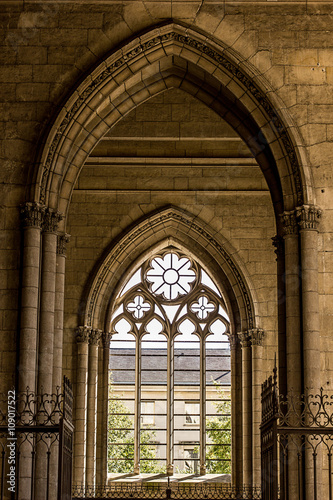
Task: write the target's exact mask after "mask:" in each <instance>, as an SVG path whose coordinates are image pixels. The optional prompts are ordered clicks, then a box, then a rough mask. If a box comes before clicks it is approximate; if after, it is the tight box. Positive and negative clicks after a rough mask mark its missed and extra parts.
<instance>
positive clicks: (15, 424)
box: [0, 377, 73, 500]
mask: <svg viewBox="0 0 333 500" xmlns="http://www.w3.org/2000/svg"><path fill="white" fill-rule="evenodd" d="M72 406H73V391H72V385H71V383H70V381H69V380H68V379H67V378H66V377H64V385H63V391H61V389H60V388H59V387H58V388H57V390H56V392H55V393H52V394H46V393H42V394H36V393H34V392H33V391H31V390H30V389H29V388H27V389H26V390H25V391H23V392H19V393H15V391H14V390H11V391H8V393H7V394H0V499H1V500H5V499H7V498H8V499H9V498H10V499H11V500H13V499H18V498H20V495H21V494H22V491H23V490H22V488H23V489H24V495H26V496H25V498H31V499H33V498H34V496H35V488H36V484H37V483H38V488H39V489H41V490H43V489H44V490H45V499H48V498H50V497H51V489H52V488H53V489H54V488H56V489H57V488H58V485H59V493H58V494H56V496H57V497H58V498H59V499H62V498H65V497H64V494H65V493H66V491H67V493H68V495H67V497H68V498H70V494H71V470H72V436H73V424H72ZM41 462H44V465H43V466H40V463H41ZM39 469H40V470H43V472H41V473H40V476H38V475H39V472H40V471H39ZM44 471H46V472H44ZM8 478H9V479H10V482H8ZM68 480H69V483H68ZM36 481H37V483H36ZM11 484H12V488H11V487H10V486H11ZM61 495H62V496H61ZM52 497H53V498H54V497H55V496H54V491H52Z"/></svg>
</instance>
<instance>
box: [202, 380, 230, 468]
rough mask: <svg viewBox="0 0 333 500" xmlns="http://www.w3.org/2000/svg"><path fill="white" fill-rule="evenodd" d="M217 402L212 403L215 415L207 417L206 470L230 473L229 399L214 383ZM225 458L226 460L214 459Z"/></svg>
mask: <svg viewBox="0 0 333 500" xmlns="http://www.w3.org/2000/svg"><path fill="white" fill-rule="evenodd" d="M215 386H216V391H217V393H218V397H219V399H220V401H219V402H216V403H214V404H215V407H216V416H215V417H210V418H207V422H206V433H207V437H208V440H207V444H211V446H207V452H206V470H207V474H214V473H215V474H230V473H231V401H230V400H227V394H225V392H224V391H223V389H222V387H221V386H219V384H215ZM216 459H222V460H227V461H226V462H220V461H215V460H216Z"/></svg>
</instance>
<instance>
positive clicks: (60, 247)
mask: <svg viewBox="0 0 333 500" xmlns="http://www.w3.org/2000/svg"><path fill="white" fill-rule="evenodd" d="M69 237H70V236H69V234H63V235H58V239H57V256H56V282H55V304H54V345H53V373H52V392H54V393H56V392H57V390H59V391H60V392H62V350H63V325H64V296H65V262H66V246H67V243H68V242H69ZM56 421H57V422H59V415H57V416H56ZM58 460H59V443H58V441H57V442H55V443H53V445H52V453H51V463H50V500H56V498H57V489H58Z"/></svg>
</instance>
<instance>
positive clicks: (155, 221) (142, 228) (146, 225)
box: [86, 209, 255, 329]
mask: <svg viewBox="0 0 333 500" xmlns="http://www.w3.org/2000/svg"><path fill="white" fill-rule="evenodd" d="M171 220H174V221H176V222H180V223H181V224H183V225H185V226H187V227H188V228H189V229H191V231H192V232H195V233H196V234H197V235H198V236H201V237H202V238H204V239H205V240H206V241H207V242H209V243H210V244H211V245H212V246H213V248H215V250H216V251H217V252H218V253H219V254H220V256H221V257H222V258H223V260H224V262H226V263H227V264H228V266H229V269H230V270H231V272H232V274H233V276H234V278H235V280H236V282H237V284H238V286H239V288H240V290H241V293H242V298H243V301H244V307H245V310H246V316H247V324H248V328H249V329H251V328H254V326H255V325H254V322H255V320H254V314H253V305H252V300H251V298H250V294H249V291H248V287H247V285H246V283H245V281H244V279H243V276H242V274H241V272H240V271H239V269H238V266H237V265H236V264H235V262H234V260H233V259H232V257H231V256H230V255H229V253H228V252H227V251H226V249H225V248H224V247H223V246H222V245H221V244H220V243H219V242H217V241H216V239H215V238H214V237H213V236H212V235H211V234H210V233H209V232H208V231H207V230H206V229H204V227H203V225H200V224H199V223H197V222H195V221H194V220H193V219H192V218H191V217H188V216H186V214H185V213H181V212H178V211H177V210H175V209H170V210H166V211H164V212H163V213H159V214H157V215H155V216H152V217H150V218H149V219H148V220H146V221H144V222H143V223H141V224H139V225H138V226H137V227H136V228H134V229H133V230H132V231H130V232H129V233H128V234H127V235H126V236H125V237H124V238H122V239H121V241H120V242H118V243H117V244H116V245H115V246H114V247H113V249H112V250H111V251H110V253H109V256H108V257H107V259H106V260H105V261H104V264H103V265H102V266H101V267H100V268H99V271H98V274H97V276H96V279H95V281H94V283H93V285H92V288H91V292H90V294H89V296H88V301H87V309H86V315H87V316H86V324H87V325H88V326H90V325H92V323H93V315H94V310H95V306H96V302H97V298H98V295H99V293H100V291H101V288H102V286H103V285H104V284H105V283H106V281H107V276H108V274H109V273H110V271H111V269H112V268H113V266H115V265H116V263H117V262H119V260H118V257H119V256H120V254H122V253H123V252H126V249H127V248H128V247H129V246H130V245H132V244H133V243H135V242H136V240H138V239H139V238H141V237H142V235H144V234H145V232H147V231H149V230H152V229H154V227H157V226H159V225H163V224H164V223H166V222H168V221H171Z"/></svg>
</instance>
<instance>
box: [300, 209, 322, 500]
mask: <svg viewBox="0 0 333 500" xmlns="http://www.w3.org/2000/svg"><path fill="white" fill-rule="evenodd" d="M296 215H297V219H298V224H299V227H300V240H301V263H302V318H303V360H304V363H303V381H304V392H305V393H306V394H308V393H309V392H311V393H312V394H319V391H320V386H321V380H320V329H319V298H318V232H317V230H318V224H319V218H320V216H321V211H320V210H319V209H318V208H317V207H314V206H309V205H303V206H302V207H298V208H297V209H296ZM305 424H308V422H307V421H305ZM322 459H323V457H322V448H321V447H318V449H317V450H316V471H315V470H314V467H315V465H314V461H313V450H312V448H311V446H309V445H308V446H305V469H304V477H305V498H306V500H310V499H312V498H314V494H315V490H316V495H317V497H316V498H318V499H319V498H322V495H321V487H322V484H321V482H322ZM315 473H316V476H317V477H316V481H317V485H316V488H315V484H314V477H315Z"/></svg>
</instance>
